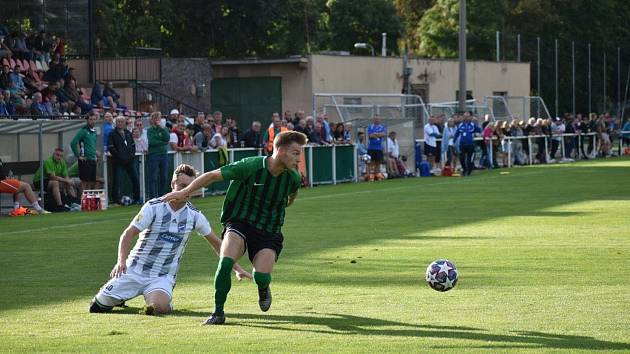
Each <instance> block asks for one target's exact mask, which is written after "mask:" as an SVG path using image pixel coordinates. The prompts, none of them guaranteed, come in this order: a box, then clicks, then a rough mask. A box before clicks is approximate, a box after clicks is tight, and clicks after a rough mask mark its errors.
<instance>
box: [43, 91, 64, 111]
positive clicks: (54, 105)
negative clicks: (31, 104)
mask: <svg viewBox="0 0 630 354" xmlns="http://www.w3.org/2000/svg"><path fill="white" fill-rule="evenodd" d="M44 105H45V106H46V110H47V111H48V115H50V116H60V115H61V105H60V104H59V102H57V96H54V95H53V96H51V97H50V100H49V101H48V102H46V103H44Z"/></svg>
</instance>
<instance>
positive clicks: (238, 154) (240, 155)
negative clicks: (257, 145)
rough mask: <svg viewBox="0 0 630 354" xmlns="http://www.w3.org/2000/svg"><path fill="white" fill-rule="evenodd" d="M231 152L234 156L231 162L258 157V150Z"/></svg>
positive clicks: (235, 150)
mask: <svg viewBox="0 0 630 354" xmlns="http://www.w3.org/2000/svg"><path fill="white" fill-rule="evenodd" d="M231 151H232V153H233V154H234V159H233V160H232V162H234V161H238V160H242V159H244V158H246V157H252V156H258V149H246V150H241V149H234V150H231Z"/></svg>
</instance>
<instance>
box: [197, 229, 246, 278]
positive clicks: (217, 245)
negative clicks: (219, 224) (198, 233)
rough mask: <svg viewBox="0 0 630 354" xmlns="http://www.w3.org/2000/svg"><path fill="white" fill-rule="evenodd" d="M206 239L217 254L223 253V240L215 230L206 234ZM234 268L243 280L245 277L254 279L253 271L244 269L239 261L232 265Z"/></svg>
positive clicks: (237, 275)
mask: <svg viewBox="0 0 630 354" xmlns="http://www.w3.org/2000/svg"><path fill="white" fill-rule="evenodd" d="M204 238H205V239H206V241H208V244H209V245H210V247H212V249H213V250H214V253H216V254H217V256H220V255H221V240H220V239H219V238H218V237H217V236H216V235H215V234H214V232H210V233H209V234H208V235H206V236H204ZM232 269H234V273H235V274H236V279H238V280H243V278H247V279H252V275H251V273H249V272H248V271H246V270H245V269H243V268H242V267H241V266H240V265H239V264H238V263H234V266H233V267H232Z"/></svg>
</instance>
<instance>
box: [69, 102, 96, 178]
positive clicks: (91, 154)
mask: <svg viewBox="0 0 630 354" xmlns="http://www.w3.org/2000/svg"><path fill="white" fill-rule="evenodd" d="M97 118H98V114H97V113H96V112H95V111H90V113H89V114H88V116H87V119H86V120H87V124H86V125H85V127H83V128H81V129H79V131H78V132H77V134H76V135H75V136H74V139H72V142H70V147H72V152H73V153H74V156H76V157H77V158H78V159H79V178H80V179H81V189H82V190H86V189H94V188H95V187H96V158H97V156H98V151H97V150H96V130H95V129H94V126H95V125H96V119H97Z"/></svg>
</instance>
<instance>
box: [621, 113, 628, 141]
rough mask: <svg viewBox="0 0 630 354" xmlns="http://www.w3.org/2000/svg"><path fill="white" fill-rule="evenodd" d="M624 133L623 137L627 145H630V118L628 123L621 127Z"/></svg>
mask: <svg viewBox="0 0 630 354" xmlns="http://www.w3.org/2000/svg"><path fill="white" fill-rule="evenodd" d="M621 131H622V132H625V133H622V134H621V139H623V143H624V145H625V146H630V119H628V120H626V123H625V124H624V125H623V127H622V128H621Z"/></svg>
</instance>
